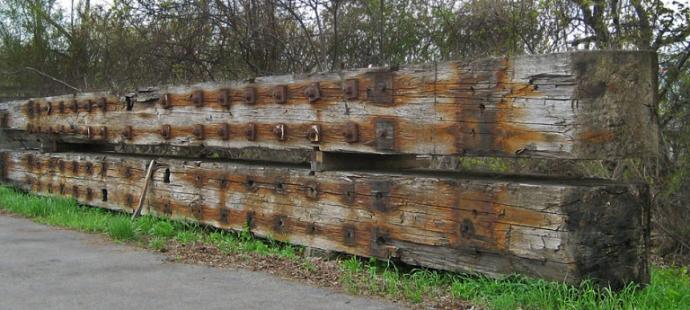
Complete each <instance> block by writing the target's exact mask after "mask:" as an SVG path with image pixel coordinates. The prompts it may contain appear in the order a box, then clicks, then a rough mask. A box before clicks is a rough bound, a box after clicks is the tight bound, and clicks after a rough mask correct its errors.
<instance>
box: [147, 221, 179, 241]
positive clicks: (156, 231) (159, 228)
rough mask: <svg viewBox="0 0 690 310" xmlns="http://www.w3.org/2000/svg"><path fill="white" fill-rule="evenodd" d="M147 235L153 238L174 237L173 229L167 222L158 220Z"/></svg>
mask: <svg viewBox="0 0 690 310" xmlns="http://www.w3.org/2000/svg"><path fill="white" fill-rule="evenodd" d="M149 234H151V235H152V236H154V237H160V238H170V237H172V236H174V235H175V227H174V226H173V225H172V224H170V223H169V222H166V221H161V220H158V221H157V222H156V223H155V224H153V226H152V227H151V229H150V230H149Z"/></svg>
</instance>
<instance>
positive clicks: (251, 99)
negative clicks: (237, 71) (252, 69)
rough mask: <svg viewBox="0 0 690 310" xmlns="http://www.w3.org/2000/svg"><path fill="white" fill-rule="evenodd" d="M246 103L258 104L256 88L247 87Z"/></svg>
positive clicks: (245, 93) (245, 91) (245, 92)
mask: <svg viewBox="0 0 690 310" xmlns="http://www.w3.org/2000/svg"><path fill="white" fill-rule="evenodd" d="M244 103H246V104H256V88H254V87H247V88H246V89H245V90H244Z"/></svg>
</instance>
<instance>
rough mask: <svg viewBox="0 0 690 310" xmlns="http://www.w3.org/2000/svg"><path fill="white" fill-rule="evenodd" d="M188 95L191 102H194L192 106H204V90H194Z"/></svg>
mask: <svg viewBox="0 0 690 310" xmlns="http://www.w3.org/2000/svg"><path fill="white" fill-rule="evenodd" d="M189 97H190V99H191V100H192V103H193V104H194V106H196V107H197V108H200V107H203V106H204V92H203V91H201V90H195V91H193V92H192V94H191V95H190V96H189Z"/></svg>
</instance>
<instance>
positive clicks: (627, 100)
mask: <svg viewBox="0 0 690 310" xmlns="http://www.w3.org/2000/svg"><path fill="white" fill-rule="evenodd" d="M656 69H657V68H656V55H655V54H654V53H649V52H631V51H596V52H573V53H563V54H552V55H541V56H519V57H513V58H505V57H503V58H488V59H483V60H478V61H474V62H467V63H466V62H446V63H439V64H428V65H413V66H404V67H401V68H397V69H395V70H389V69H381V68H378V69H359V70H350V71H342V72H334V73H320V74H313V75H304V76H295V75H288V76H274V77H263V78H256V79H255V80H253V81H245V82H227V83H225V82H224V83H206V84H198V85H193V86H182V87H163V88H160V89H154V90H150V91H139V92H136V93H133V94H130V95H126V96H123V97H122V98H118V97H116V96H112V95H108V94H80V95H76V96H59V97H49V98H39V99H33V100H30V101H16V102H11V103H5V104H4V105H3V106H4V108H3V106H0V110H2V109H5V110H7V117H6V120H4V121H3V124H4V125H6V127H8V128H10V129H14V130H28V131H30V132H43V133H48V134H50V135H53V136H54V137H56V138H57V139H58V140H61V141H68V142H80V143H84V142H106V143H114V144H119V145H141V146H150V147H152V149H153V150H158V149H157V148H156V147H158V146H160V145H164V146H174V147H186V146H194V147H199V146H203V147H210V148H220V149H231V148H232V149H242V148H250V147H251V148H266V149H280V150H311V149H313V148H318V149H319V150H321V151H327V152H361V153H380V154H426V155H429V154H433V155H482V156H509V157H515V156H517V157H542V158H568V159H613V158H624V157H645V156H652V155H654V154H656V152H657V144H658V143H657V142H658V138H657V128H656V126H655V122H654V121H653V113H652V111H653V109H654V105H655V104H656V103H655V99H654V93H655V83H656V77H655V72H656ZM377 72H389V73H390V75H391V76H392V82H391V83H390V84H389V85H386V87H384V88H378V87H377V85H379V84H381V85H383V84H386V83H385V81H384V83H377V79H378V82H381V76H382V75H385V73H384V74H381V73H377ZM354 79H356V80H357V81H358V82H357V83H358V84H357V85H358V86H357V91H356V92H354V93H350V94H349V95H348V94H347V93H346V92H345V91H343V88H345V86H346V85H348V83H351V82H350V81H352V80H354ZM314 83H318V91H316V92H314V93H312V94H316V93H318V94H317V96H315V97H312V98H316V97H318V99H316V100H310V98H309V97H308V96H307V94H305V90H308V89H309V87H315V85H314ZM283 86H284V88H282V87H283ZM252 90H254V91H255V92H256V93H255V100H254V101H252V100H249V101H247V100H246V97H247V94H248V92H250V94H249V95H250V97H251V95H252V94H251V91H252ZM283 90H285V93H283V92H282V91H283ZM377 92H381V94H378V93H377ZM274 93H280V96H286V97H283V98H285V100H281V98H276V97H275V96H274ZM353 94H356V98H353V97H355V96H354V95H353ZM224 98H226V99H224ZM250 99H251V98H250ZM75 104H76V105H75ZM281 126H282V127H281ZM317 136H318V138H317ZM253 155H254V154H253V153H252V152H249V153H242V154H241V156H244V157H248V158H249V159H252V156H253ZM276 157H277V159H280V156H276Z"/></svg>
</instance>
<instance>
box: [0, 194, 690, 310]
mask: <svg viewBox="0 0 690 310" xmlns="http://www.w3.org/2000/svg"><path fill="white" fill-rule="evenodd" d="M0 209H4V210H6V211H8V212H11V213H14V214H19V215H22V216H25V217H28V218H32V219H33V220H34V221H36V222H39V223H45V224H49V225H55V226H61V227H67V228H71V229H75V230H81V231H86V232H94V233H104V234H107V235H108V236H110V237H111V238H112V239H113V240H116V241H118V242H133V243H138V244H140V245H141V246H144V247H148V248H150V249H153V250H162V249H164V248H165V247H166V246H167V244H168V242H169V241H171V240H174V241H177V242H179V243H181V244H192V243H199V242H200V243H205V244H210V245H213V246H215V247H217V248H218V249H219V250H220V251H222V252H223V253H253V254H257V255H266V256H275V257H280V258H284V259H290V260H300V261H301V264H300V265H301V266H303V267H302V268H305V270H309V271H311V272H314V271H317V270H318V266H317V265H315V264H314V263H312V262H311V261H309V260H307V259H304V258H302V257H301V255H300V253H301V248H300V247H296V246H291V245H287V244H283V243H279V242H275V241H273V240H271V239H270V238H269V239H268V240H262V239H257V238H254V237H252V235H251V234H250V233H248V232H247V231H244V232H241V233H234V232H227V231H221V230H216V229H212V228H206V227H204V226H200V225H197V224H194V223H189V222H180V221H172V220H168V219H159V218H154V217H151V216H142V217H139V218H137V219H135V220H134V221H131V220H130V216H129V215H128V214H124V213H117V212H110V211H106V210H102V209H97V208H90V207H84V206H80V205H79V204H77V202H76V201H75V200H73V199H66V198H57V197H41V196H35V195H28V194H24V193H20V192H17V191H15V190H13V189H11V188H8V187H2V186H0ZM338 264H339V267H340V281H341V283H342V286H343V287H344V288H345V289H346V290H348V291H349V292H351V293H353V294H368V295H379V296H385V297H388V298H391V299H397V300H406V301H409V302H412V303H419V302H423V301H429V300H431V301H433V300H437V299H440V297H444V296H446V297H447V296H450V297H452V298H454V299H458V300H466V301H470V302H472V303H473V304H477V305H481V306H484V307H487V308H490V309H690V277H689V276H688V271H687V270H686V269H685V268H660V267H655V268H653V269H652V281H651V283H650V284H649V285H648V286H646V287H645V288H638V287H636V286H634V285H629V286H628V287H626V288H625V289H623V290H621V291H617V292H614V291H611V290H608V289H599V288H595V287H594V286H593V285H592V284H591V283H589V282H583V283H581V284H580V285H579V286H573V285H567V284H563V283H557V282H548V281H542V280H535V279H527V278H524V277H520V276H512V277H508V278H506V279H501V280H497V279H490V278H487V277H482V276H472V275H463V274H457V273H450V272H441V271H435V270H428V269H399V268H398V267H396V266H395V265H394V264H392V263H388V262H382V261H378V260H374V259H370V260H363V259H359V258H356V257H350V258H348V259H344V260H341V261H339V262H338Z"/></svg>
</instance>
